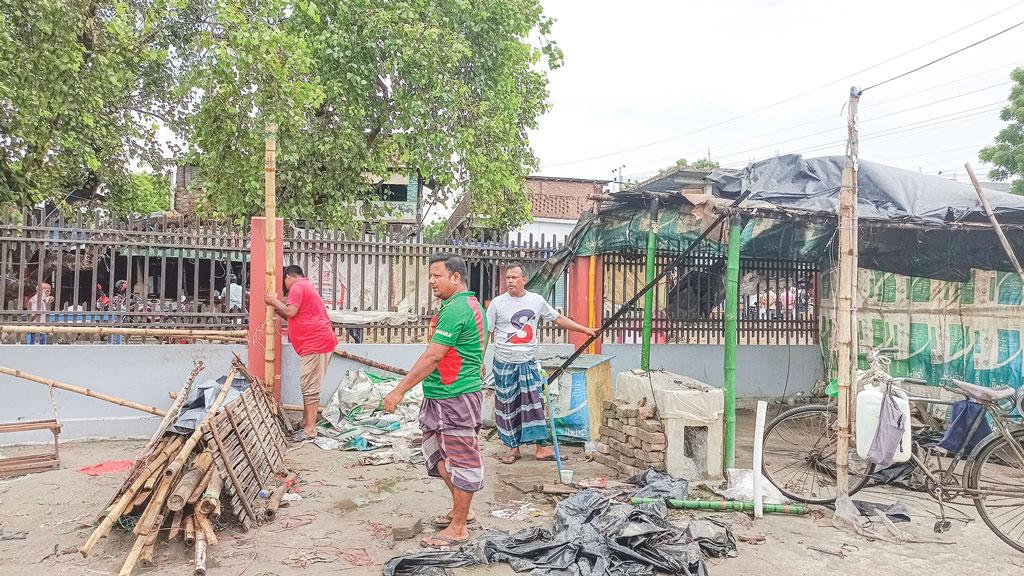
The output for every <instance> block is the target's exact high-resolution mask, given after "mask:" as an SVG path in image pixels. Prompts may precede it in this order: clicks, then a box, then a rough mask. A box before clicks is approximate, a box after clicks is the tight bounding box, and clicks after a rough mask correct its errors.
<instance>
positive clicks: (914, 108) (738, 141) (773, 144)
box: [634, 82, 1013, 173]
mask: <svg viewBox="0 0 1024 576" xmlns="http://www.w3.org/2000/svg"><path fill="white" fill-rule="evenodd" d="M1012 83H1013V82H1000V83H998V84H993V85H991V86H986V87H984V88H978V89H976V90H970V91H967V92H962V93H960V94H955V95H953V96H948V97H946V98H942V99H939V100H934V101H932V102H926V103H924V104H919V105H917V106H912V107H910V108H906V109H903V110H898V111H896V112H889V113H887V114H883V115H882V116H875V117H873V118H869V119H867V120H864V121H862V122H861V123H862V124H864V123H868V122H872V121H875V120H880V119H882V118H888V117H891V116H896V115H899V114H905V113H907V112H913V111H915V110H919V109H921V108H926V107H928V106H934V105H936V104H942V103H944V102H949V101H950V100H956V99H957V98H963V97H964V96H971V95H974V94H978V93H980V92H985V91H987V90H991V89H993V88H999V87H1002V86H1009V85H1010V84H1012ZM899 99H900V98H892V99H889V100H886V101H883V102H879V103H877V104H875V105H874V106H878V105H881V104H886V103H890V102H894V101H896V100H899ZM986 106H987V105H986ZM870 107H871V106H865V108H870ZM836 118H837V117H836V116H827V117H825V118H819V119H817V120H811V121H809V122H804V123H802V124H797V125H795V126H790V127H789V128H783V129H780V130H774V131H772V132H767V133H765V134H760V135H758V136H751V137H748V138H743V139H740V140H736V141H733V142H729V143H726V144H722V145H721V146H722V147H727V146H730V145H732V144H739V143H743V142H749V141H751V140H757V139H758V138H762V137H764V136H769V135H771V134H777V133H779V132H788V131H790V130H792V129H795V128H799V127H801V126H807V125H811V124H817V123H819V122H821V121H823V120H831V119H836ZM833 130H834V128H828V129H826V130H821V131H818V132H811V133H809V134H804V135H802V136H796V137H793V138H789V139H787V140H782V141H778V142H773V143H771V144H766V145H763V146H757V147H755V148H750V149H747V150H740V151H738V152H725V153H724V156H726V157H729V156H734V155H736V154H743V153H745V152H750V151H752V150H760V149H761V148H764V147H770V146H775V145H778V144H787V143H789V142H793V141H796V140H802V139H804V138H810V137H812V136H819V135H821V134H827V133H829V132H832V131H833ZM720 154H721V153H720ZM688 155H689V153H687V154H673V155H672V156H667V157H662V158H655V159H653V160H647V161H644V162H641V163H639V164H634V167H637V166H648V165H656V164H660V163H662V162H664V161H665V160H671V159H673V158H686V157H687V156H688ZM655 172H656V170H655ZM644 173H646V172H644Z"/></svg>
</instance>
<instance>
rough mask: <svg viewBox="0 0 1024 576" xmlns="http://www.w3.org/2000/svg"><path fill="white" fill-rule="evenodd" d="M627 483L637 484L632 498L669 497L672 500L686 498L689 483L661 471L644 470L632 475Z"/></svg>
mask: <svg viewBox="0 0 1024 576" xmlns="http://www.w3.org/2000/svg"><path fill="white" fill-rule="evenodd" d="M626 482H627V483H629V484H633V485H634V486H639V487H640V490H637V492H636V494H634V495H633V497H634V498H670V499H673V500H686V495H687V493H688V492H689V485H688V483H687V482H686V480H683V479H681V478H673V477H672V476H670V475H668V474H665V473H663V472H656V471H654V470H651V469H649V470H646V471H644V472H642V473H640V474H637V475H636V476H633V477H632V478H630V479H629V480H626Z"/></svg>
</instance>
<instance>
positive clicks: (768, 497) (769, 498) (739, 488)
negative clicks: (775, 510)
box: [715, 468, 789, 504]
mask: <svg viewBox="0 0 1024 576" xmlns="http://www.w3.org/2000/svg"><path fill="white" fill-rule="evenodd" d="M725 477H726V479H727V480H728V483H727V485H728V486H729V487H728V488H727V489H725V490H716V491H715V492H716V493H717V494H718V495H719V496H721V497H723V498H725V499H726V500H734V501H736V502H752V501H753V500H754V472H753V471H751V470H745V469H742V468H729V469H728V470H726V471H725ZM761 501H762V502H764V503H765V504H789V499H788V498H786V497H785V496H783V495H782V492H779V489H778V488H776V487H775V485H774V484H772V483H771V482H769V481H768V479H767V478H765V477H764V475H762V476H761Z"/></svg>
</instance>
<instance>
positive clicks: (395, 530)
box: [391, 518, 423, 542]
mask: <svg viewBox="0 0 1024 576" xmlns="http://www.w3.org/2000/svg"><path fill="white" fill-rule="evenodd" d="M420 532H423V521H422V520H419V519H417V520H412V519H409V518H399V519H398V520H397V521H396V524H395V525H394V526H392V527H391V535H392V536H393V537H394V539H395V542H399V541H401V540H410V539H412V538H415V537H416V536H418V535H419V534H420Z"/></svg>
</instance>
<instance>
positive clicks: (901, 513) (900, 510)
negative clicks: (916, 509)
mask: <svg viewBox="0 0 1024 576" xmlns="http://www.w3.org/2000/svg"><path fill="white" fill-rule="evenodd" d="M853 505H854V506H856V507H857V511H858V512H860V513H861V514H863V515H864V516H868V517H871V516H874V515H875V513H876V512H881V513H882V514H885V515H886V517H888V518H889V520H892V521H893V522H895V523H900V522H910V508H908V507H907V505H906V504H904V503H903V502H895V503H893V504H879V503H877V502H867V501H864V500H854V501H853Z"/></svg>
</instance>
